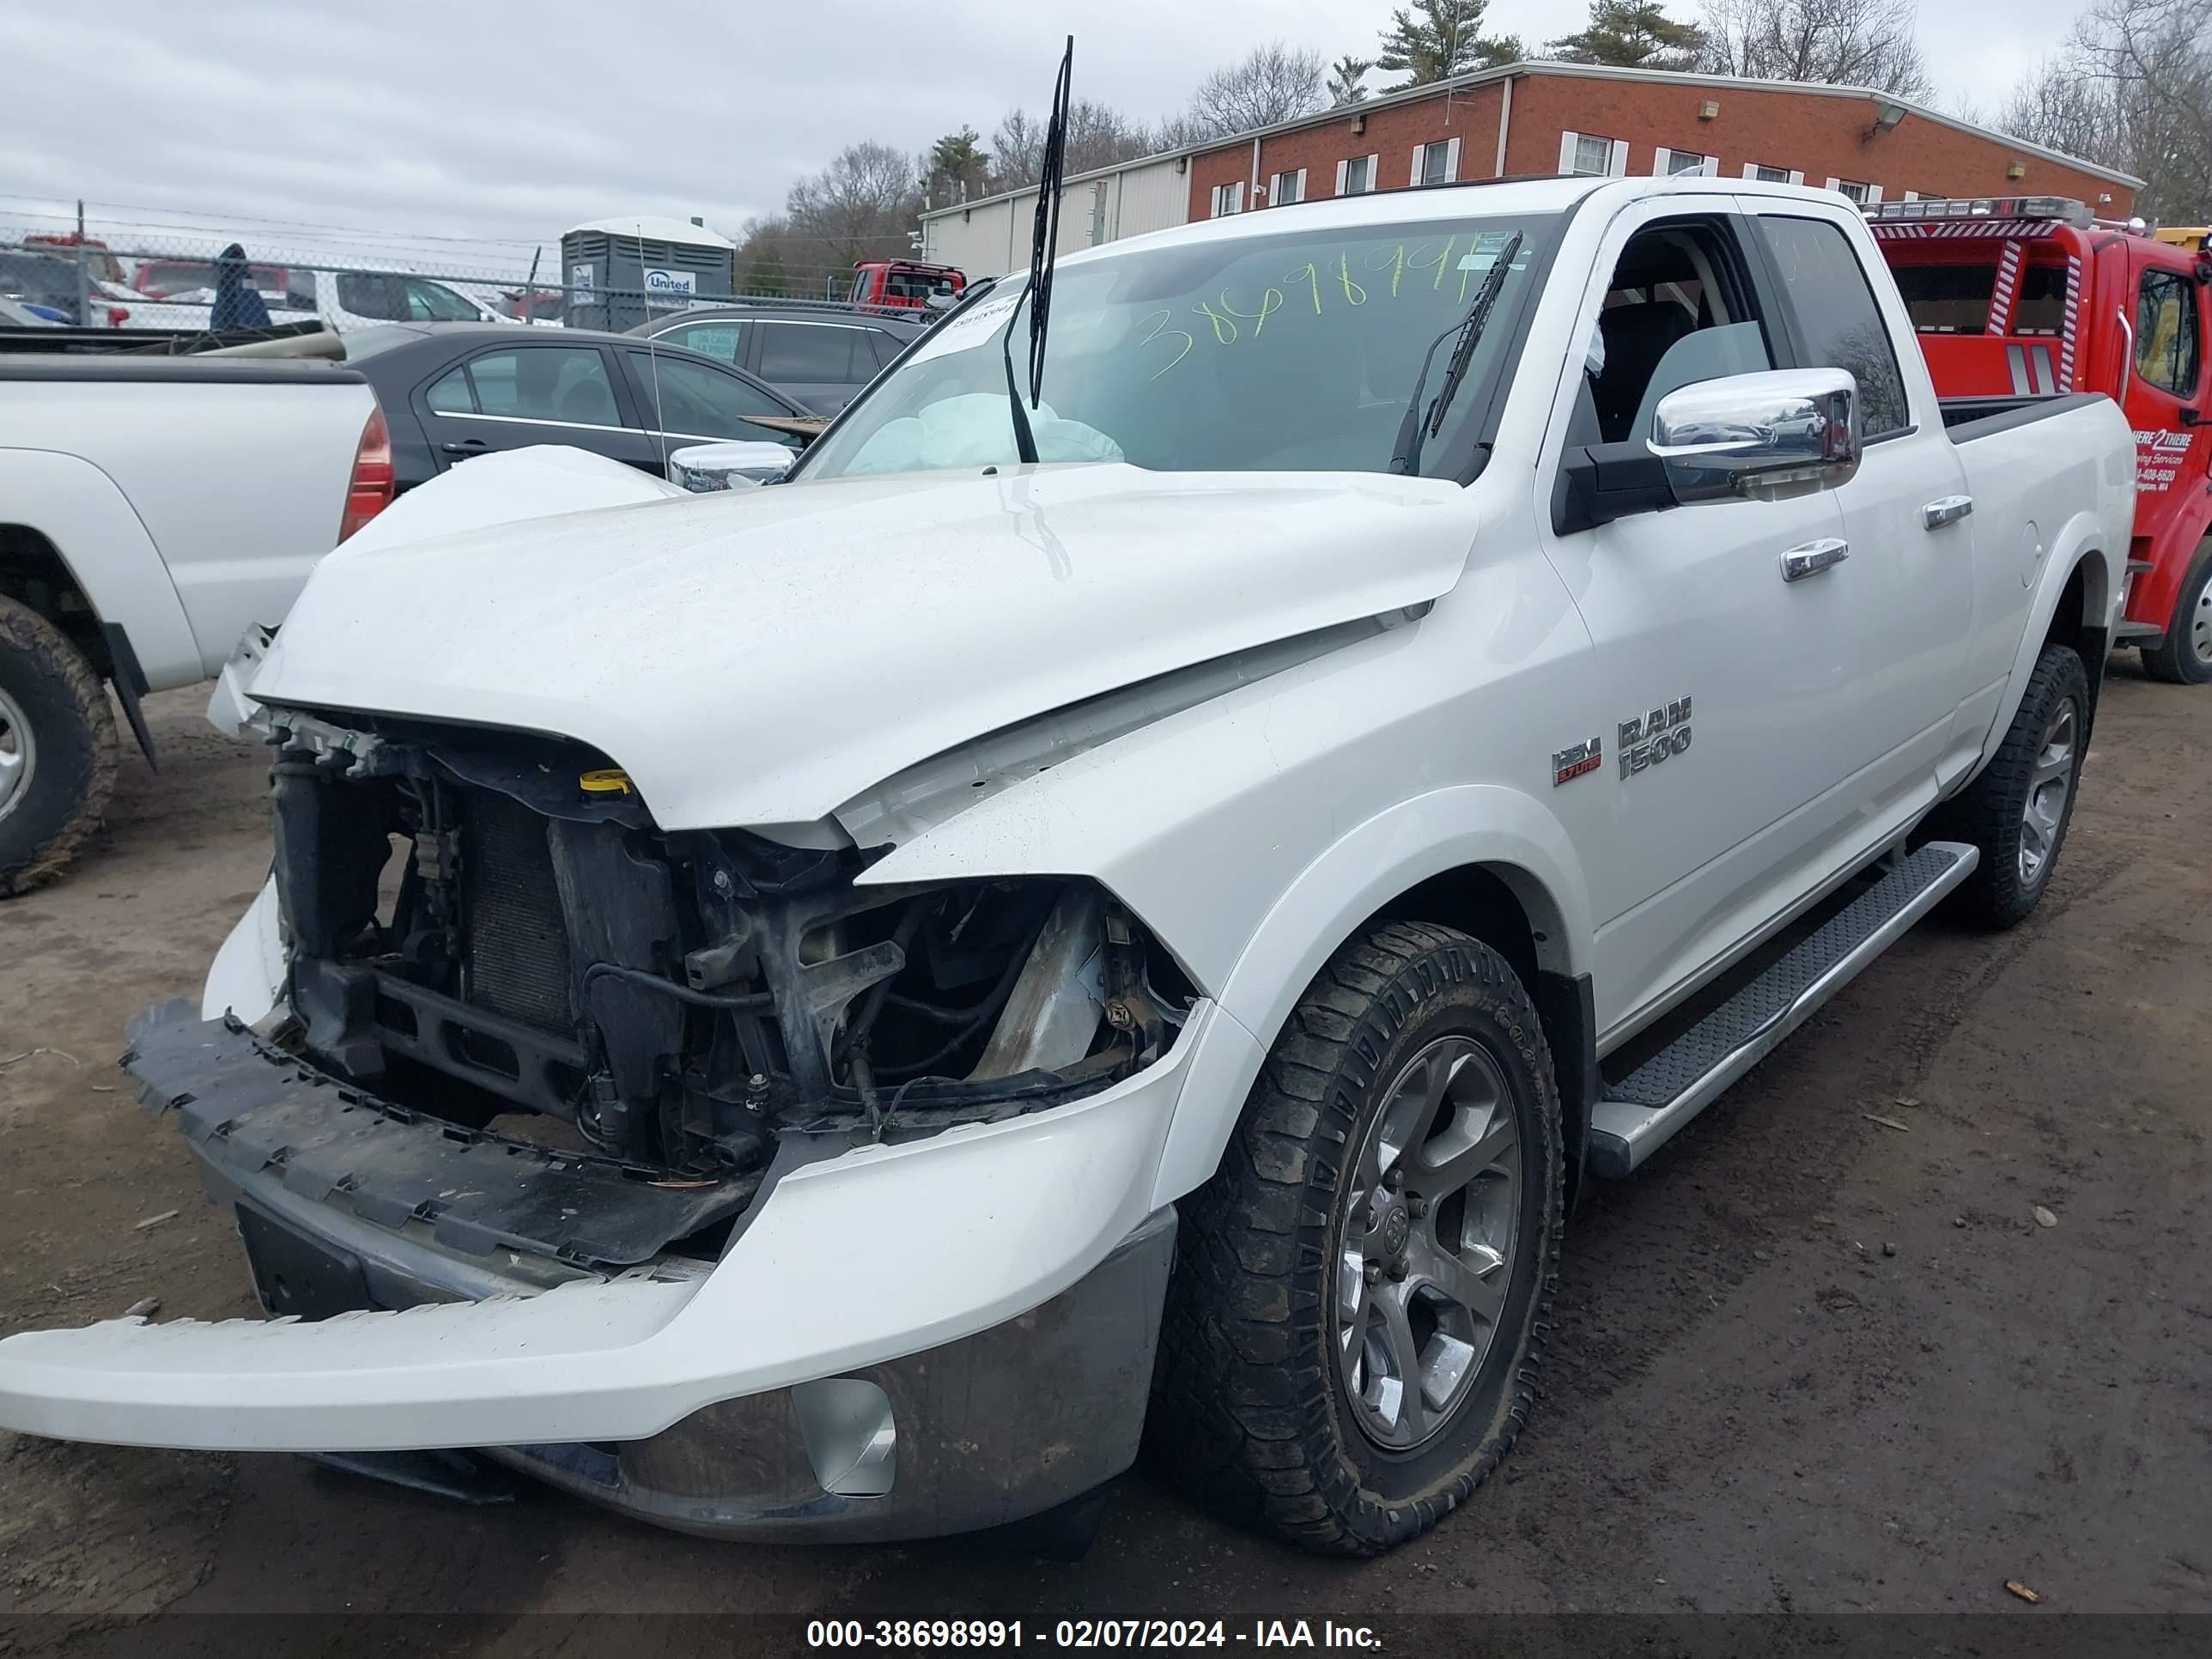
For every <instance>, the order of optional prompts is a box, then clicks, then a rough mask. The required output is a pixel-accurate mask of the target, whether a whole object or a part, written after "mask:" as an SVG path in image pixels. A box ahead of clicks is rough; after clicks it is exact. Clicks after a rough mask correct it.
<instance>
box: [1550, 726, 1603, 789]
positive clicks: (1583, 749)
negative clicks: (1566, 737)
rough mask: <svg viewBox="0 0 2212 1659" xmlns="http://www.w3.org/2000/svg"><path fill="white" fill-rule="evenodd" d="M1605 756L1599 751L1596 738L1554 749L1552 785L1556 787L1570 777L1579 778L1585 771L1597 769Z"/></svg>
mask: <svg viewBox="0 0 2212 1659" xmlns="http://www.w3.org/2000/svg"><path fill="white" fill-rule="evenodd" d="M1604 758H1605V757H1603V756H1602V755H1601V754H1599V753H1598V747H1597V739H1596V738H1590V739H1589V741H1588V742H1587V743H1578V744H1576V745H1575V746H1574V747H1573V748H1571V749H1554V750H1553V751H1552V787H1553V788H1554V789H1556V788H1558V787H1559V786H1560V785H1561V784H1563V783H1565V782H1567V781H1569V780H1570V779H1573V778H1578V777H1580V776H1582V775H1583V773H1585V772H1595V771H1596V770H1597V769H1598V766H1599V763H1601V761H1603V760H1604Z"/></svg>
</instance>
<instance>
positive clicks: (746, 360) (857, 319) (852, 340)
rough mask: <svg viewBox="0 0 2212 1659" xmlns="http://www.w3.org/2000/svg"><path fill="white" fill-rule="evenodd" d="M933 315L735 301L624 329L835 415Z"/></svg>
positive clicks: (915, 337) (923, 328) (819, 411)
mask: <svg viewBox="0 0 2212 1659" xmlns="http://www.w3.org/2000/svg"><path fill="white" fill-rule="evenodd" d="M936 320H937V318H936V314H935V313H921V312H919V311H917V312H916V313H915V320H914V321H912V322H908V320H907V319H904V318H902V317H890V316H885V315H884V314H883V313H881V312H873V311H871V312H860V311H854V310H850V309H848V308H844V307H836V306H829V305H820V306H803V305H792V306H785V305H735V306H715V307H700V308H699V309H697V310H694V311H682V312H678V313H674V314H672V315H671V316H666V317H656V318H654V319H653V320H652V321H651V322H647V323H641V324H640V325H638V326H637V327H635V328H634V329H632V330H631V331H630V332H631V333H633V334H641V335H647V336H649V337H652V338H653V340H655V341H658V342H659V343H663V344H667V345H679V346H684V347H687V348H689V349H691V350H693V351H697V352H703V353H704V354H705V355H706V356H709V357H716V358H720V360H721V361H722V362H726V363H728V364H729V365H731V367H732V368H741V369H744V370H745V371H746V372H747V373H748V374H755V375H757V376H759V377H760V379H762V380H765V381H767V382H768V383H769V385H770V386H775V388H776V389H777V390H778V391H780V392H782V393H783V394H784V395H785V396H786V397H787V398H796V399H797V400H798V401H799V402H800V403H802V404H805V405H806V406H807V407H808V408H809V409H811V410H816V411H817V413H820V414H823V415H835V414H836V412H837V411H838V410H841V409H842V408H844V406H845V405H846V404H848V403H850V402H852V401H853V399H854V397H855V396H857V395H858V394H859V392H860V388H861V387H862V386H866V385H867V383H868V382H869V381H870V380H873V379H875V377H876V374H877V372H878V370H879V369H881V368H884V366H885V365H887V364H888V363H889V362H890V360H891V359H892V358H894V357H896V356H898V354H899V353H900V352H902V351H903V350H905V349H906V348H907V347H908V345H909V344H911V343H913V342H914V341H915V339H917V338H919V337H921V333H922V331H923V330H925V329H926V328H927V327H928V326H929V325H930V324H931V323H933V322H935V321H936Z"/></svg>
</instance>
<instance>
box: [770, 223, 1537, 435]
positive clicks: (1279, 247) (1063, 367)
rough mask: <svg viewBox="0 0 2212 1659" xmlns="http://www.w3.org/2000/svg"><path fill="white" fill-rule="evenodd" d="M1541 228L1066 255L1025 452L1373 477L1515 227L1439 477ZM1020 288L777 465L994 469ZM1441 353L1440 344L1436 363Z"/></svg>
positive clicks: (1023, 379)
mask: <svg viewBox="0 0 2212 1659" xmlns="http://www.w3.org/2000/svg"><path fill="white" fill-rule="evenodd" d="M1552 226H1553V217H1552V216H1543V217H1541V218H1528V217H1522V218H1512V219H1504V218H1488V219H1480V220H1468V221H1462V222H1444V223H1438V222H1433V221H1431V222H1421V223H1419V224H1413V225H1399V226H1377V227H1362V228H1359V229H1358V230H1356V231H1349V232H1347V231H1341V230H1340V231H1335V232H1327V231H1323V230H1321V229H1319V228H1314V229H1310V230H1307V231H1304V232H1296V231H1293V232H1290V233H1286V234H1280V235H1273V236H1240V237H1234V238H1230V239H1227V240H1206V241H1199V242H1184V243H1177V244H1173V245H1170V246H1161V247H1133V248H1131V249H1130V250H1128V251H1127V252H1117V253H1115V254H1111V255H1109V256H1107V257H1105V258H1097V259H1091V260H1085V261H1084V262H1083V263H1081V264H1075V265H1070V266H1067V267H1066V268H1064V269H1062V270H1060V271H1059V272H1058V273H1057V274H1056V275H1055V276H1054V286H1053V297H1052V315H1051V333H1050V338H1049V340H1048V343H1047V345H1046V348H1045V369H1044V398H1043V407H1042V409H1040V410H1038V411H1037V412H1036V413H1035V414H1033V415H1032V416H1030V426H1031V428H1032V429H1033V431H1034V432H1035V435H1036V448H1037V457H1038V459H1040V460H1045V461H1121V460H1126V461H1128V462H1131V463H1132V464H1133V465H1138V466H1142V467H1147V468H1151V469H1152V470H1154V471H1163V472H1191V471H1358V472H1383V471H1388V470H1389V464H1390V453H1391V450H1392V448H1393V447H1394V446H1395V442H1396V439H1397V435H1398V423H1399V419H1400V416H1401V415H1402V414H1403V413H1404V411H1405V407H1406V400H1407V398H1409V397H1410V396H1411V395H1412V393H1413V381H1414V379H1415V377H1416V376H1418V375H1419V373H1420V368H1421V359H1422V356H1423V355H1424V354H1425V352H1426V351H1427V350H1428V349H1429V344H1430V343H1431V341H1432V340H1434V339H1435V338H1436V337H1437V335H1439V334H1441V333H1443V332H1444V331H1446V330H1448V329H1449V328H1451V327H1452V326H1453V325H1455V324H1456V323H1457V322H1458V321H1459V320H1460V319H1461V318H1462V317H1463V316H1464V315H1465V314H1466V313H1467V310H1468V307H1469V306H1470V305H1471V304H1472V303H1473V302H1474V297H1475V295H1477V294H1478V293H1479V292H1480V289H1481V286H1482V279H1483V276H1484V274H1485V273H1486V271H1487V270H1489V269H1490V267H1491V266H1492V264H1494V263H1495V262H1496V260H1497V258H1498V253H1499V252H1500V251H1501V250H1503V249H1504V246H1505V245H1506V243H1507V241H1508V240H1510V238H1511V237H1512V236H1513V234H1515V233H1516V231H1517V232H1520V233H1521V234H1522V237H1523V240H1522V246H1521V251H1520V252H1519V253H1518V254H1517V255H1516V257H1515V259H1514V262H1513V265H1512V270H1511V272H1510V275H1509V276H1507V278H1506V280H1505V284H1504V289H1503V290H1502V291H1501V292H1500V294H1499V295H1498V305H1497V307H1496V309H1495V310H1494V311H1493V313H1492V325H1491V326H1490V327H1489V328H1488V329H1487V330H1486V331H1485V333H1484V336H1483V339H1482V342H1481V343H1480V346H1479V347H1478V349H1476V351H1475V353H1474V359H1473V361H1472V362H1471V363H1470V365H1469V367H1468V374H1467V377H1466V380H1465V382H1464V383H1463V384H1462V386H1461V388H1460V391H1459V393H1458V396H1457V397H1456V398H1455V400H1454V402H1453V404H1452V406H1451V411H1450V414H1449V418H1447V419H1446V421H1445V422H1444V424H1443V429H1442V431H1441V432H1440V433H1439V435H1437V438H1435V439H1434V440H1432V441H1430V442H1429V443H1428V444H1427V445H1426V447H1425V450H1424V461H1423V465H1422V470H1423V471H1426V472H1443V471H1452V470H1455V468H1456V465H1457V462H1456V461H1455V460H1454V459H1452V458H1454V457H1455V452H1456V451H1457V450H1458V448H1459V447H1460V446H1459V445H1458V443H1457V440H1458V439H1459V437H1460V436H1461V435H1462V434H1463V433H1464V432H1465V430H1466V429H1467V423H1468V422H1469V420H1470V419H1471V418H1472V417H1473V414H1474V411H1477V410H1480V409H1481V407H1482V406H1483V404H1484V403H1485V402H1486V399H1487V397H1488V392H1489V386H1490V383H1491V381H1492V379H1493V378H1494V376H1495V375H1496V374H1497V371H1498V364H1499V362H1501V361H1502V360H1503V354H1504V352H1505V350H1506V349H1507V345H1508V343H1509V341H1510V336H1511V333H1512V327H1513V319H1514V318H1515V316H1516V313H1517V312H1518V310H1519V307H1520V302H1521V300H1522V297H1523V296H1522V289H1523V285H1524V284H1525V283H1527V282H1528V275H1527V270H1528V265H1529V264H1530V262H1531V261H1532V260H1533V259H1534V258H1535V256H1536V253H1537V251H1538V250H1539V249H1540V247H1541V246H1542V245H1543V243H1544V241H1545V240H1547V237H1548V235H1549V234H1550V231H1551V228H1552ZM1026 288H1027V284H1026V283H1020V282H1009V283H1007V284H1006V286H1005V287H1003V288H1001V289H998V290H997V291H996V292H994V294H993V295H991V296H990V297H989V298H988V299H987V300H984V301H981V302H979V303H978V304H976V305H975V307H973V308H972V309H970V310H969V311H968V312H966V313H963V314H961V315H958V316H956V317H954V318H952V319H951V320H949V321H948V322H946V323H945V324H944V325H942V326H940V327H939V330H938V331H937V332H936V333H935V334H934V335H933V336H931V337H930V338H929V339H928V340H927V341H926V342H925V343H923V344H922V345H921V347H920V348H918V349H916V350H915V353H914V355H913V356H910V357H908V359H907V361H906V362H905V363H904V364H903V365H902V367H901V368H898V369H897V370H896V371H894V372H893V373H892V374H889V375H887V376H885V377H884V379H883V380H879V381H878V382H877V383H876V385H875V386H873V387H872V389H871V390H870V391H869V392H867V393H866V395H865V398H864V400H863V401H862V402H861V403H860V404H859V405H858V406H857V407H855V408H854V410H852V411H851V413H850V414H848V416H847V417H846V418H845V420H844V421H843V422H842V423H841V424H840V425H839V426H838V428H836V430H835V431H833V432H830V433H829V434H827V435H824V436H823V438H822V439H821V440H820V441H817V443H816V444H815V446H814V447H813V448H812V449H811V451H810V452H809V453H807V455H806V457H805V460H804V461H803V462H802V464H801V465H800V466H799V469H798V470H797V471H796V473H795V474H794V476H799V477H808V478H832V477H847V476H851V475H854V474H860V473H875V472H902V471H929V470H938V469H945V468H966V467H978V466H988V465H1000V466H1004V465H1012V464H1013V463H1014V462H1015V460H1016V459H1017V454H1016V450H1015V445H1014V432H1013V421H1012V414H1011V412H1010V410H1009V407H1008V398H1007V395H1006V365H1005V362H1003V360H1002V359H1001V356H1000V337H1001V335H1002V334H1003V333H1004V332H1005V331H1006V327H1007V324H1008V320H1009V319H1010V318H1012V325H1013V345H1014V351H1013V356H1014V376H1015V380H1016V381H1017V383H1018V384H1021V385H1023V386H1026V385H1027V382H1028V370H1027V358H1028V353H1029V317H1028V311H1027V307H1026V306H1025V305H1024V294H1025V290H1026ZM1017 308H1019V314H1018V315H1016V314H1015V313H1016V311H1017ZM1450 349H1451V347H1450V342H1449V341H1447V342H1446V343H1445V344H1444V345H1443V348H1441V349H1439V351H1438V353H1437V361H1438V362H1439V364H1440V365H1441V364H1442V363H1443V361H1444V360H1445V359H1446V358H1447V357H1449V355H1450ZM1442 384H1443V372H1442V369H1441V368H1438V369H1437V370H1436V371H1435V372H1432V373H1431V376H1430V380H1429V389H1430V392H1431V393H1433V392H1435V391H1436V390H1437V388H1438V387H1439V386H1441V385H1442ZM1461 459H1463V458H1461Z"/></svg>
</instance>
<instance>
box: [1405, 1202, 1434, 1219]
mask: <svg viewBox="0 0 2212 1659" xmlns="http://www.w3.org/2000/svg"><path fill="white" fill-rule="evenodd" d="M1428 1212H1429V1200H1427V1199H1425V1198H1409V1199H1407V1200H1406V1213H1407V1215H1409V1216H1411V1217H1413V1219H1414V1220H1416V1221H1419V1219H1420V1218H1422V1217H1423V1216H1425V1215H1426V1214H1427V1213H1428Z"/></svg>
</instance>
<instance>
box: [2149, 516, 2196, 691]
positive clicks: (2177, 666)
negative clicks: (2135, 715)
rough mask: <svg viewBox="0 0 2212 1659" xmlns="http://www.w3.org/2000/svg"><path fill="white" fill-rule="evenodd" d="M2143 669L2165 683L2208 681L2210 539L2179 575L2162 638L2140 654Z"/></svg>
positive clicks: (2190, 683) (2189, 683) (2181, 683)
mask: <svg viewBox="0 0 2212 1659" xmlns="http://www.w3.org/2000/svg"><path fill="white" fill-rule="evenodd" d="M2142 659H2143V671H2144V672H2145V673H2147V674H2148V675H2149V676H2150V677H2151V678H2153V679H2154V680H2164V681H2165V682H2166V684H2169V685H2203V684H2204V683H2205V682H2206V681H2208V680H2212V541H2208V542H2206V543H2205V544H2203V546H2202V547H2200V548H2198V549H2197V562H2195V563H2194V564H2192V565H2191V566H2190V567H2189V574H2188V575H2186V576H2185V577H2183V578H2182V581H2181V592H2180V593H2179V596H2177V597H2176V599H2175V600H2174V604H2173V616H2172V619H2171V620H2170V621H2168V623H2166V637H2165V638H2164V639H2162V640H2160V641H2159V642H2158V643H2157V645H2155V646H2154V647H2151V648H2150V649H2149V650H2147V651H2145V652H2144V653H2142Z"/></svg>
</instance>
